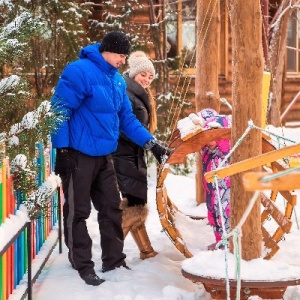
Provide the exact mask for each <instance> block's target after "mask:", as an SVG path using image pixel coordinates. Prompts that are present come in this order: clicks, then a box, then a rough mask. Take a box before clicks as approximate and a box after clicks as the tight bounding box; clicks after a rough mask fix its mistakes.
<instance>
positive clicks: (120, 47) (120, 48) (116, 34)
mask: <svg viewBox="0 0 300 300" xmlns="http://www.w3.org/2000/svg"><path fill="white" fill-rule="evenodd" d="M99 51H100V52H103V51H107V52H113V53H118V54H126V55H127V54H129V52H130V43H129V40H128V38H127V36H126V35H125V33H123V32H121V31H111V32H109V33H107V34H106V35H105V36H104V37H103V39H102V43H101V46H100V48H99Z"/></svg>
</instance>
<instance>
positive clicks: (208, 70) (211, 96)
mask: <svg viewBox="0 0 300 300" xmlns="http://www.w3.org/2000/svg"><path fill="white" fill-rule="evenodd" d="M196 28H197V35H196V38H197V51H196V83H195V101H196V111H197V112H198V111H200V110H202V109H204V108H208V107H209V108H213V109H215V110H216V111H217V112H219V111H220V101H219V99H220V95H219V87H218V83H219V81H218V73H219V47H220V4H219V2H218V1H215V3H214V4H211V1H210V0H197V27H196ZM196 162H197V164H196V165H197V172H196V187H197V188H196V202H197V203H198V204H200V203H203V202H205V199H204V190H203V185H202V158H201V155H200V154H197V156H196Z"/></svg>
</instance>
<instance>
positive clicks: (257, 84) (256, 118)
mask: <svg viewBox="0 0 300 300" xmlns="http://www.w3.org/2000/svg"><path fill="white" fill-rule="evenodd" d="M230 16H231V28H232V52H233V62H232V63H233V87H232V104H233V105H232V108H233V109H232V119H233V124H232V131H231V137H232V138H231V145H232V146H233V145H235V144H236V143H237V141H238V140H239V139H240V137H241V136H242V134H243V133H244V132H245V130H246V128H247V127H248V121H249V120H252V121H253V122H254V124H256V125H257V126H260V125H261V120H262V79H263V66H264V60H263V52H262V30H261V28H262V15H261V7H260V1H259V0H253V1H240V0H231V1H230ZM261 139H262V135H261V132H260V131H258V130H252V131H250V133H249V134H248V135H247V136H246V137H245V138H244V139H243V141H242V143H241V144H240V146H239V147H238V148H237V149H236V150H235V152H234V153H233V155H232V156H231V163H236V162H238V161H242V160H245V159H248V158H251V157H253V156H256V155H259V154H261V151H262V150H261V149H262V146H261V144H262V140H261ZM254 171H258V169H256V170H254ZM242 175H243V172H241V173H238V174H236V175H234V176H232V177H231V193H230V197H231V198H230V199H231V202H230V203H231V204H230V205H231V208H230V209H231V218H230V220H231V229H233V228H235V227H236V226H237V224H238V223H239V221H240V219H241V218H242V216H243V214H244V213H245V211H246V209H247V206H248V203H249V200H250V199H251V196H252V193H250V192H245V191H244V189H243V183H242ZM240 234H242V245H243V246H242V258H243V259H245V260H251V259H254V258H258V257H260V256H261V250H262V233H261V222H260V199H258V201H257V202H256V203H255V205H254V207H253V208H252V210H251V213H250V215H249V217H248V218H247V220H246V221H245V223H244V225H243V226H242V232H241V233H240ZM230 248H231V251H232V250H233V249H232V241H231V244H230Z"/></svg>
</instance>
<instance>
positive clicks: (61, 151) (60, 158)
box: [54, 148, 74, 176]
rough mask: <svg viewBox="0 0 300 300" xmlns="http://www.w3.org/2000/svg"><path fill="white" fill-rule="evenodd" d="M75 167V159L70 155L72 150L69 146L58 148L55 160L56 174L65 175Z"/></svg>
mask: <svg viewBox="0 0 300 300" xmlns="http://www.w3.org/2000/svg"><path fill="white" fill-rule="evenodd" d="M73 168H74V161H73V159H72V158H71V157H70V150H69V149H68V148H57V149H56V161H55V169H54V172H55V174H58V175H60V176H64V175H67V174H69V173H70V172H71V171H72V169H73Z"/></svg>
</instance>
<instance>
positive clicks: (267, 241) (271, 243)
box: [261, 226, 279, 249]
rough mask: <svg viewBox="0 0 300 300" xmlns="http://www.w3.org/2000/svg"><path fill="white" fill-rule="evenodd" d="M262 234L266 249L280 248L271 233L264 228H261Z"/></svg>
mask: <svg viewBox="0 0 300 300" xmlns="http://www.w3.org/2000/svg"><path fill="white" fill-rule="evenodd" d="M261 232H262V236H263V242H264V245H265V247H266V248H268V249H273V248H277V247H278V248H279V246H278V245H277V243H276V242H275V241H274V240H273V239H272V237H271V236H270V234H269V232H268V231H267V230H266V229H265V228H264V227H263V226H261Z"/></svg>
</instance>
